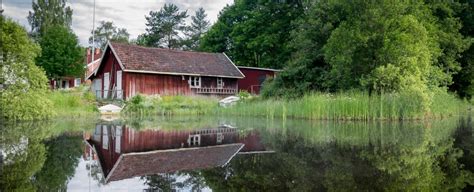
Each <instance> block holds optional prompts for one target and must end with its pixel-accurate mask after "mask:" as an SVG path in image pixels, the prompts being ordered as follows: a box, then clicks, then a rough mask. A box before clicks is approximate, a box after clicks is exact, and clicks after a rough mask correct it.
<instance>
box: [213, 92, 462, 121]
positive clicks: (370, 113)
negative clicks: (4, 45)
mask: <svg viewBox="0 0 474 192" xmlns="http://www.w3.org/2000/svg"><path fill="white" fill-rule="evenodd" d="M467 106H468V103H467V102H464V101H461V100H459V99H458V98H457V97H455V96H453V95H451V94H448V93H446V92H442V91H439V92H434V93H433V95H432V103H431V105H430V107H429V109H424V106H423V105H421V102H420V101H419V99H417V98H416V97H413V96H411V95H402V94H382V95H372V96H369V95H368V94H367V93H361V92H345V93H337V94H326V93H311V94H307V95H306V96H304V97H302V98H299V99H290V100H287V99H279V100H276V99H268V100H262V99H257V100H253V101H252V100H251V101H246V102H241V103H239V104H238V105H236V106H234V107H231V108H225V109H218V113H219V114H223V115H237V116H255V117H257V116H260V117H265V118H302V119H336V120H409V119H411V120H415V119H436V118H444V117H448V116H452V115H457V114H460V113H462V112H463V111H466V109H467Z"/></svg>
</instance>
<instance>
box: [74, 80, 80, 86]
mask: <svg viewBox="0 0 474 192" xmlns="http://www.w3.org/2000/svg"><path fill="white" fill-rule="evenodd" d="M79 85H81V78H76V79H75V80H74V87H78V86H79Z"/></svg>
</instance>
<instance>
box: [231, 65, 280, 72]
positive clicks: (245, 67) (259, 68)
mask: <svg viewBox="0 0 474 192" xmlns="http://www.w3.org/2000/svg"><path fill="white" fill-rule="evenodd" d="M237 67H238V68H239V69H253V70H260V71H273V72H281V71H283V70H281V69H270V68H262V67H247V66H237Z"/></svg>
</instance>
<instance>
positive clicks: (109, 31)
mask: <svg viewBox="0 0 474 192" xmlns="http://www.w3.org/2000/svg"><path fill="white" fill-rule="evenodd" d="M91 34H92V32H91ZM129 37H130V34H129V33H128V32H127V29H125V28H118V27H117V26H115V25H114V23H113V22H112V21H101V22H100V25H99V27H97V29H95V37H94V43H95V46H96V47H99V48H105V45H106V44H107V41H115V42H121V43H128V42H129ZM89 43H91V44H92V43H93V42H92V36H91V37H89Z"/></svg>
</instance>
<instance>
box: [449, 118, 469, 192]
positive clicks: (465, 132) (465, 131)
mask: <svg viewBox="0 0 474 192" xmlns="http://www.w3.org/2000/svg"><path fill="white" fill-rule="evenodd" d="M454 146H455V147H457V148H459V149H461V150H462V152H463V156H462V157H461V158H459V162H460V163H462V164H463V165H464V168H465V169H466V170H470V171H471V173H474V121H473V120H472V116H470V117H469V118H466V119H465V120H464V121H461V123H460V124H459V128H458V129H457V130H456V134H455V141H454ZM469 181H471V183H470V185H471V186H470V187H468V188H467V189H465V191H474V174H471V178H470V180H469Z"/></svg>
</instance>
